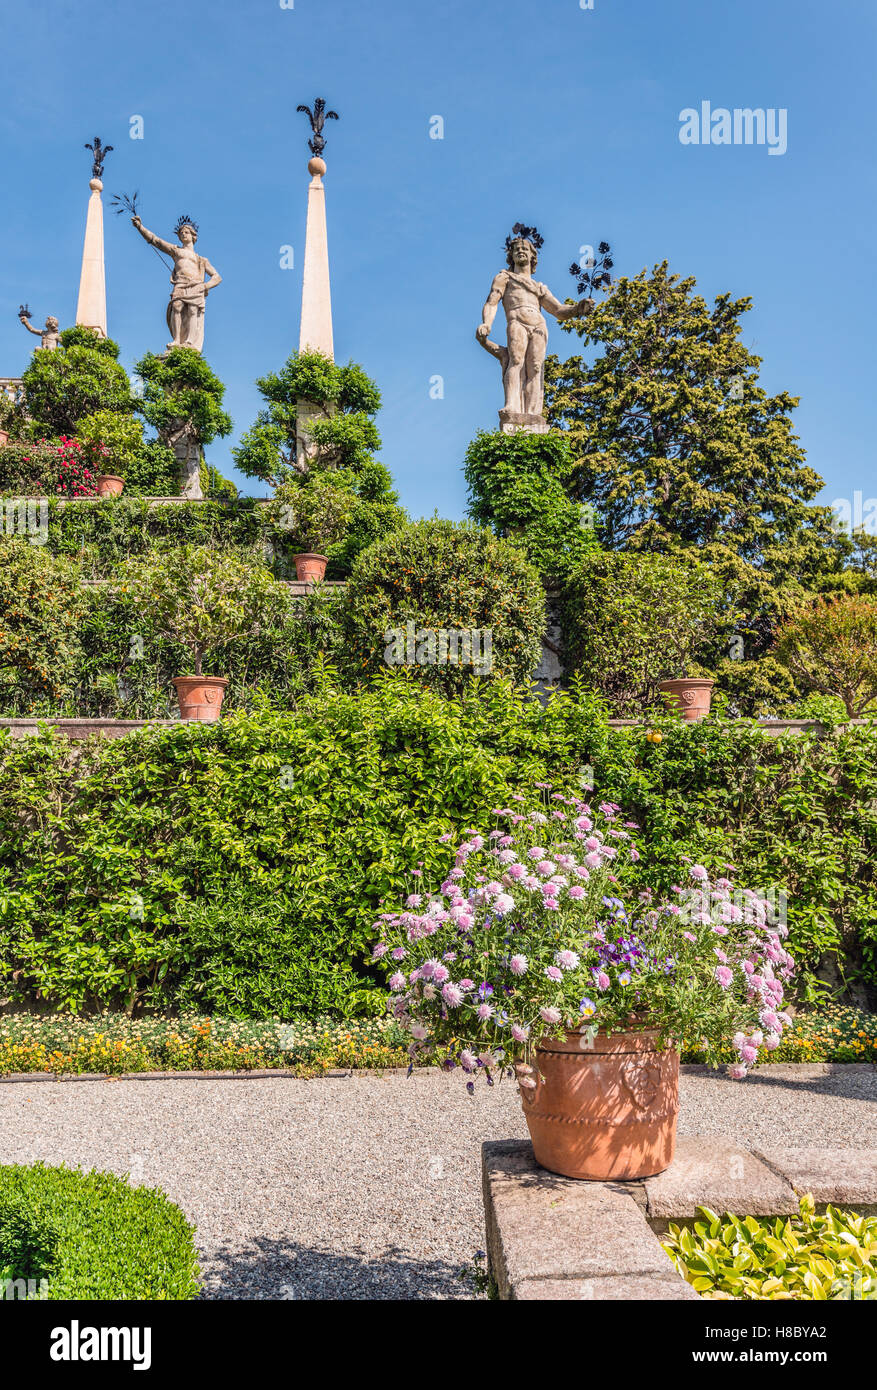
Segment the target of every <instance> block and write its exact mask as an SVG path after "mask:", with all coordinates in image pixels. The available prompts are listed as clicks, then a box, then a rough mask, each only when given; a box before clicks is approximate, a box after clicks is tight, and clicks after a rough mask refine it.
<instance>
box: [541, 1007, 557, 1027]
mask: <svg viewBox="0 0 877 1390" xmlns="http://www.w3.org/2000/svg"><path fill="white" fill-rule="evenodd" d="M539 1017H540V1018H541V1019H542V1022H543V1023H551V1024H554V1023H559V1022H560V1019H561V1013H560V1009H555V1008H553V1007H548V1008H544V1009H540V1010H539Z"/></svg>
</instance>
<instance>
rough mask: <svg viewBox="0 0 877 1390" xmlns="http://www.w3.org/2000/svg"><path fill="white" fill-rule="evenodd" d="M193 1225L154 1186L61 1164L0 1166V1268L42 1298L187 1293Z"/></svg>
mask: <svg viewBox="0 0 877 1390" xmlns="http://www.w3.org/2000/svg"><path fill="white" fill-rule="evenodd" d="M193 1234H194V1227H193V1226H192V1225H191V1224H190V1223H189V1222H188V1221H187V1220H186V1218H185V1216H184V1215H183V1213H182V1212H181V1211H180V1208H179V1207H178V1206H175V1205H174V1203H173V1202H172V1201H171V1200H170V1199H169V1198H168V1197H167V1196H166V1195H165V1193H164V1192H162V1191H160V1190H159V1189H158V1188H149V1187H130V1186H129V1185H128V1183H127V1182H126V1181H125V1180H124V1178H119V1177H116V1176H115V1175H114V1174H112V1173H99V1172H89V1173H83V1172H80V1170H79V1169H76V1168H67V1167H65V1166H64V1165H61V1166H59V1167H57V1168H56V1167H49V1166H47V1165H45V1164H42V1163H35V1164H33V1165H32V1166H25V1165H21V1164H11V1165H2V1166H0V1269H7V1270H10V1271H11V1273H10V1274H8V1275H7V1277H8V1278H13V1279H28V1278H31V1279H37V1280H39V1279H41V1278H45V1279H46V1280H47V1284H48V1289H47V1297H48V1298H49V1299H107V1300H109V1299H187V1298H194V1297H195V1295H196V1294H197V1293H198V1290H199V1287H200V1283H199V1272H198V1255H197V1251H196V1249H195V1245H194V1242H193Z"/></svg>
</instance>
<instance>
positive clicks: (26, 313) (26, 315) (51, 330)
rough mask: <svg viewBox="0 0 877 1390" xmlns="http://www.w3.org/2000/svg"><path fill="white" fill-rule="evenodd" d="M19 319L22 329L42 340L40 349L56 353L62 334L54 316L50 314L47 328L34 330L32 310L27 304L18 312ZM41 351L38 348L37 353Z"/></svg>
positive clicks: (21, 306)
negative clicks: (31, 321) (31, 320)
mask: <svg viewBox="0 0 877 1390" xmlns="http://www.w3.org/2000/svg"><path fill="white" fill-rule="evenodd" d="M18 319H19V322H20V324H21V325H22V327H23V328H26V329H27V331H28V333H35V334H36V336H37V337H38V338H39V340H40V348H42V349H44V350H45V351H46V352H54V350H55V348H56V347H58V345H59V344H60V341H61V334H60V332H59V329H58V320H57V319H56V318H55V316H54V314H49V316H48V318H47V319H46V326H45V328H34V327H33V326H32V325H31V323H30V319H31V312H30V309H29V308H28V306H27V305H26V304H22V305H20V307H19V310H18ZM39 350H40V349H39V348H38V349H37V351H39Z"/></svg>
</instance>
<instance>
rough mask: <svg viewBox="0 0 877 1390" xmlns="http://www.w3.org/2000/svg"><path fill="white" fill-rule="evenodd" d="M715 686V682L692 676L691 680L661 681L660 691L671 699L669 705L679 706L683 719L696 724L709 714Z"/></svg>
mask: <svg viewBox="0 0 877 1390" xmlns="http://www.w3.org/2000/svg"><path fill="white" fill-rule="evenodd" d="M714 685H715V681H711V680H706V679H704V678H701V677H700V676H692V677H691V679H690V680H674V681H661V682H660V683H659V685H658V689H659V690H660V691H661V692H662V694H665V695H667V696H668V697H669V698H668V701H667V703H668V704H676V705H678V706H679V708H680V709H681V711H682V718H683V719H686V720H688V721H689V722H690V723H695V722H698V721H699V720H701V719H705V718H706V716H707V715H708V714H709V712H710V704H711V703H712V698H713V686H714Z"/></svg>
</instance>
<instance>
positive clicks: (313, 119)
mask: <svg viewBox="0 0 877 1390" xmlns="http://www.w3.org/2000/svg"><path fill="white" fill-rule="evenodd" d="M295 109H296V111H303V112H304V114H305V115H306V116H307V118H308V120H309V121H310V123H311V130H312V131H313V132H314V138H313V140H309V141H308V149H309V150H310V152H311V154H312V155H313V156H314V158H315V159H320V158H322V154H323V150H324V149H325V148H326V141H325V139H324V136H323V127H324V125H325V124H326V122H327V121H338V120H340V119H341V117H340V116H339V115H338V112H337V111H327V110H326V103H325V101H324V100H323V98H322V97H317V98H316V99H315V101H314V109H313V111H312V110H311V108H310V107H309V106H297V107H296V108H295Z"/></svg>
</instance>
